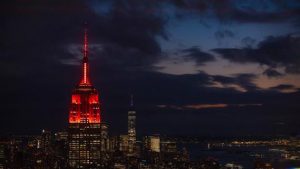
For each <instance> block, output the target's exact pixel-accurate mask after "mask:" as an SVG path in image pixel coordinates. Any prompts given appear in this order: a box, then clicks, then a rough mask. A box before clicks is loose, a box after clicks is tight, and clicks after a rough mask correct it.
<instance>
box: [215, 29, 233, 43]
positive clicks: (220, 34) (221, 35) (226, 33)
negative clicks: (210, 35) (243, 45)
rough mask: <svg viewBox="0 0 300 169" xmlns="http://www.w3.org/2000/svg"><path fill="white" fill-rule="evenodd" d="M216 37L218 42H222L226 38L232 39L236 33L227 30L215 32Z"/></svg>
mask: <svg viewBox="0 0 300 169" xmlns="http://www.w3.org/2000/svg"><path fill="white" fill-rule="evenodd" d="M215 37H216V39H217V40H222V39H224V38H232V37H234V33H233V32H232V31H230V30H227V29H224V30H219V31H216V32H215Z"/></svg>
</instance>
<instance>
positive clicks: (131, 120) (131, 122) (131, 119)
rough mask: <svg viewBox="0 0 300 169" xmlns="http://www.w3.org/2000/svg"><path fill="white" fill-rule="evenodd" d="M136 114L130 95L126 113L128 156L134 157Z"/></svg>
mask: <svg viewBox="0 0 300 169" xmlns="http://www.w3.org/2000/svg"><path fill="white" fill-rule="evenodd" d="M135 119H136V112H135V109H134V106H133V96H132V95H131V101H130V107H129V111H128V155H134V150H135V143H136V130H135Z"/></svg>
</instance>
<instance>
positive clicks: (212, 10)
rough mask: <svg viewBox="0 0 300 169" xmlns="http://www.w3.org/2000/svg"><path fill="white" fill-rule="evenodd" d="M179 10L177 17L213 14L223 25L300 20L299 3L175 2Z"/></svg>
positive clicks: (270, 0) (186, 0) (226, 0)
mask: <svg viewBox="0 0 300 169" xmlns="http://www.w3.org/2000/svg"><path fill="white" fill-rule="evenodd" d="M170 2H171V3H172V4H174V6H175V7H176V8H177V9H178V10H177V15H178V16H180V17H181V18H182V17H184V16H185V15H198V16H200V17H203V16H204V17H206V16H207V15H209V14H213V15H214V16H215V17H217V19H219V21H221V22H222V23H228V22H229V23H230V22H239V23H274V22H282V21H290V22H295V23H297V22H296V21H295V20H298V19H299V18H300V8H299V2H298V1H276V0H267V1H231V0H223V1H218V0H213V1H205V0H199V1H195V0H173V1H170Z"/></svg>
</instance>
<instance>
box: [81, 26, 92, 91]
mask: <svg viewBox="0 0 300 169" xmlns="http://www.w3.org/2000/svg"><path fill="white" fill-rule="evenodd" d="M88 49H89V46H88V34H87V24H86V23H85V27H84V42H83V59H82V79H81V81H80V85H83V86H88V85H91V83H90V78H89V63H88V60H89V59H88Z"/></svg>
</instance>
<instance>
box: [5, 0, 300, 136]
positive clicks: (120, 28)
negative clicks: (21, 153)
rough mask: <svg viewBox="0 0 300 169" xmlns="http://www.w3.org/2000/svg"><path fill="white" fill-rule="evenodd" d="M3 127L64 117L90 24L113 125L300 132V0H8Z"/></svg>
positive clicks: (61, 121) (96, 70) (21, 130)
mask: <svg viewBox="0 0 300 169" xmlns="http://www.w3.org/2000/svg"><path fill="white" fill-rule="evenodd" d="M0 18H1V21H2V22H1V27H0V57H1V60H0V69H1V71H0V78H1V84H0V96H1V100H0V105H1V110H0V113H1V117H0V127H1V130H0V131H1V133H0V134H34V133H38V132H40V130H42V129H44V128H45V129H49V130H54V131H58V130H63V129H66V127H67V125H68V109H69V103H70V99H71V92H72V89H74V87H75V85H76V84H77V83H78V82H79V79H80V76H81V72H80V69H81V67H80V64H81V59H82V44H83V35H84V34H83V32H84V23H85V22H87V23H88V36H89V57H90V67H91V81H92V83H93V85H94V86H95V87H96V88H97V89H98V90H99V92H100V104H101V113H102V120H103V121H105V122H108V123H109V125H110V131H111V133H112V134H117V133H125V132H126V130H127V111H128V106H129V102H130V94H133V95H134V104H135V108H136V110H137V133H138V135H146V134H154V133H160V134H166V135H173V136H175V135H176V136H177V135H183V136H250V135H256V136H262V135H270V136H275V135H297V134H298V135H299V134H300V123H299V120H300V104H299V101H300V1H299V0H164V1H163V0H88V1H79V0H73V1H66V0H62V1H50V0H45V1H44V0H43V1H39V0H28V1H24V0H16V1H10V0H7V1H1V3H0Z"/></svg>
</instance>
